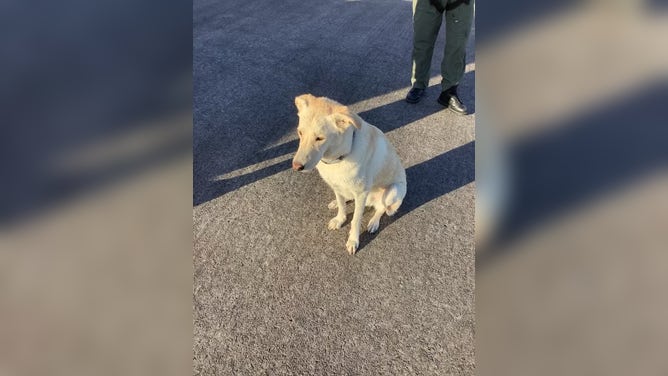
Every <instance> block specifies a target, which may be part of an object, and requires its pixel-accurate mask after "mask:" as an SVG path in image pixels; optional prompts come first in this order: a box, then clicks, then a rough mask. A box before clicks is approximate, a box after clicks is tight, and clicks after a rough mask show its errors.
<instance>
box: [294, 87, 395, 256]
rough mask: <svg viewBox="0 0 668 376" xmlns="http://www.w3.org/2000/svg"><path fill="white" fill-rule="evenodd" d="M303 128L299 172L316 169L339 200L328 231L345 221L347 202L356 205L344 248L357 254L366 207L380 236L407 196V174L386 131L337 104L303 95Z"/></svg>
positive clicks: (300, 98) (299, 109) (298, 103)
mask: <svg viewBox="0 0 668 376" xmlns="http://www.w3.org/2000/svg"><path fill="white" fill-rule="evenodd" d="M295 106H296V107H297V115H298V116H299V125H298V126H297V134H298V135H299V148H298V149H297V153H296V154H295V156H294V158H293V160H292V168H293V169H294V170H296V171H303V172H305V171H311V170H313V169H314V168H316V169H317V170H318V172H319V173H320V176H321V177H322V179H323V180H324V181H325V182H326V183H327V185H329V186H330V187H331V188H332V190H333V191H334V196H335V197H336V198H335V199H334V201H332V202H330V203H329V205H328V208H329V209H332V210H333V209H337V208H338V213H337V215H336V217H334V218H332V219H331V220H330V221H329V226H328V227H329V229H330V230H337V229H340V228H341V226H342V225H343V223H344V222H345V221H346V202H347V201H351V200H355V211H354V213H353V219H352V221H351V225H350V233H349V235H348V241H347V242H346V249H347V251H348V253H349V254H351V255H353V254H355V252H356V251H357V248H358V247H359V235H360V227H361V222H362V215H363V214H364V208H365V207H373V208H374V209H375V213H374V215H373V217H372V218H371V220H370V221H369V224H368V226H367V230H368V231H369V232H370V233H374V232H376V230H378V226H379V223H380V218H381V216H382V215H383V213H385V214H387V215H388V216H391V215H394V213H396V212H397V210H398V209H399V207H400V206H401V203H402V202H403V199H404V196H405V195H406V171H405V170H404V167H403V166H402V164H401V160H400V159H399V156H398V155H397V152H396V151H395V150H394V147H393V146H392V144H390V142H389V140H388V139H387V138H386V137H385V134H383V132H382V131H381V130H380V129H378V128H376V127H374V126H373V125H371V124H369V123H367V122H366V121H364V120H363V119H362V118H360V117H359V115H357V114H355V113H353V112H351V111H350V109H349V108H348V107H346V106H344V105H342V104H340V103H338V102H336V101H334V100H331V99H329V98H325V97H315V96H313V95H311V94H303V95H300V96H297V97H296V98H295Z"/></svg>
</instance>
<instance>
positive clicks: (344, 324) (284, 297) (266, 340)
mask: <svg viewBox="0 0 668 376" xmlns="http://www.w3.org/2000/svg"><path fill="white" fill-rule="evenodd" d="M474 35H475V32H474V31H472V33H471V40H470V41H469V49H468V56H467V63H468V65H467V73H466V75H465V77H464V79H463V82H462V83H461V84H460V96H461V98H462V100H463V101H464V103H465V104H466V105H467V106H468V107H469V108H470V109H471V110H472V111H473V112H475V96H474V87H475V59H474ZM411 45H412V25H411V2H409V1H396V0H395V1H379V0H370V1H366V0H361V1H324V0H315V1H309V2H304V1H295V0H288V1H282V2H272V1H267V0H261V1H252V2H249V1H241V0H233V1H225V2H217V1H212V0H204V1H195V3H194V8H193V70H194V88H193V89H194V99H193V110H194V131H193V153H194V155H193V162H194V163H193V233H194V235H193V236H194V253H193V262H194V287H193V293H194V297H193V321H194V345H193V348H194V358H193V359H194V360H193V362H194V364H193V372H194V374H197V375H228V374H244V375H246V374H348V375H369V374H410V375H417V374H420V375H425V374H434V375H472V374H473V372H474V325H475V316H474V277H475V276H474V263H475V262H474V237H473V235H474V205H475V200H474V197H475V183H474V180H475V170H474V155H475V151H474V150H475V128H474V124H475V114H472V115H469V116H457V115H455V114H453V113H451V112H449V111H447V110H443V107H442V106H440V105H439V104H438V103H437V102H436V98H437V97H438V95H439V93H440V86H439V85H438V83H439V82H440V78H439V66H440V59H441V57H442V53H443V49H442V46H443V45H444V28H442V30H441V35H440V37H439V40H438V41H437V48H436V51H435V56H434V61H433V65H432V68H433V69H432V76H433V79H432V81H431V86H430V88H429V89H428V91H427V94H426V96H425V97H424V98H423V100H422V102H420V103H418V104H414V105H411V104H408V103H406V102H405V101H404V97H405V95H406V92H407V91H408V89H409V87H410V70H411V60H410V53H411ZM304 93H312V94H314V95H316V96H327V97H329V98H332V99H335V100H337V101H339V102H341V103H343V104H346V105H349V106H350V107H351V108H352V109H353V110H354V111H356V112H358V113H359V114H360V116H361V117H362V118H364V119H365V120H366V121H368V122H369V123H371V124H373V125H375V126H377V127H378V128H380V129H381V130H383V131H384V132H385V133H386V135H387V137H388V138H389V140H390V141H391V142H392V143H393V144H394V146H395V147H396V149H397V152H398V154H399V156H400V158H401V160H402V162H403V164H404V167H405V168H406V173H407V180H408V192H407V195H406V198H405V200H404V203H403V205H402V207H401V208H400V209H399V212H398V213H397V214H396V215H395V216H394V217H391V218H390V217H387V216H384V217H383V218H382V219H381V224H380V229H379V231H378V232H377V233H376V234H373V235H371V234H368V233H366V232H364V233H362V235H361V237H360V249H359V251H358V252H357V254H356V255H355V256H350V255H348V253H347V252H346V249H345V243H346V239H347V235H348V231H349V229H350V218H351V216H352V209H353V206H352V204H349V207H348V212H349V213H350V214H349V217H348V221H347V222H346V224H345V225H344V227H343V228H342V229H340V230H338V231H330V230H328V229H327V223H328V221H329V219H330V218H331V217H333V216H334V215H335V212H333V211H330V210H328V209H327V204H328V203H329V202H330V201H331V200H332V199H333V198H334V195H333V193H332V192H331V190H330V189H329V188H328V187H327V186H326V184H325V183H324V182H323V181H322V179H321V178H320V177H319V176H318V174H317V172H315V171H314V172H312V173H297V172H294V171H292V170H291V169H290V161H291V158H292V156H293V155H294V153H295V151H296V150H297V141H296V140H297V137H296V126H297V115H296V109H295V107H294V97H295V96H297V95H300V94H304ZM371 214H372V211H371V210H368V211H367V212H366V213H365V216H364V222H363V223H364V224H366V222H367V221H368V220H369V218H370V217H371Z"/></svg>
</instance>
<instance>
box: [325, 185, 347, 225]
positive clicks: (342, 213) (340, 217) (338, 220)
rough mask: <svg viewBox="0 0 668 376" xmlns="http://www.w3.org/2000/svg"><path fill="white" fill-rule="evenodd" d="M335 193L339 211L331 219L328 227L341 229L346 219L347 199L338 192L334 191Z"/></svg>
mask: <svg viewBox="0 0 668 376" xmlns="http://www.w3.org/2000/svg"><path fill="white" fill-rule="evenodd" d="M334 194H335V195H336V205H337V206H338V208H339V211H338V212H337V214H336V217H334V218H332V219H331V220H330V221H329V225H328V226H327V227H329V229H330V230H338V229H340V228H341V226H342V225H343V222H345V221H346V199H345V198H343V196H341V195H340V194H338V193H336V192H334Z"/></svg>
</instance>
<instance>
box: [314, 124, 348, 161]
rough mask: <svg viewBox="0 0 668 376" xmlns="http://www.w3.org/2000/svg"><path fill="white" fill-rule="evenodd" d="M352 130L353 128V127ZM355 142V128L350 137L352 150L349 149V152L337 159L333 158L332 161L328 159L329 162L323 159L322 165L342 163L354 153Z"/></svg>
mask: <svg viewBox="0 0 668 376" xmlns="http://www.w3.org/2000/svg"><path fill="white" fill-rule="evenodd" d="M351 128H352V127H351ZM354 141H355V128H353V132H352V135H351V136H350V148H349V149H348V151H347V152H345V153H343V154H341V155H339V156H338V157H336V158H332V159H328V160H325V158H322V159H320V161H321V162H322V163H324V164H334V163H339V162H341V161H342V160H344V159H345V158H346V157H347V156H348V155H350V153H352V152H353V142H354Z"/></svg>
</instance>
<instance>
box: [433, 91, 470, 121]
mask: <svg viewBox="0 0 668 376" xmlns="http://www.w3.org/2000/svg"><path fill="white" fill-rule="evenodd" d="M438 103H440V104H441V105H443V106H445V107H447V108H448V109H449V110H450V111H452V112H454V113H456V114H458V115H468V112H467V110H466V106H464V104H463V103H462V101H461V100H460V99H459V97H458V96H457V86H453V87H451V88H449V89H448V90H445V91H443V92H441V95H440V96H439V97H438Z"/></svg>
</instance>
